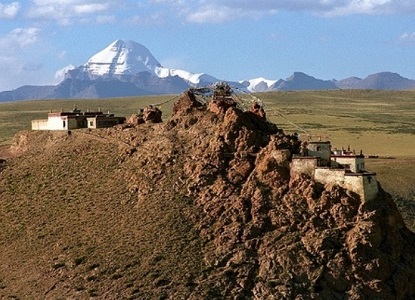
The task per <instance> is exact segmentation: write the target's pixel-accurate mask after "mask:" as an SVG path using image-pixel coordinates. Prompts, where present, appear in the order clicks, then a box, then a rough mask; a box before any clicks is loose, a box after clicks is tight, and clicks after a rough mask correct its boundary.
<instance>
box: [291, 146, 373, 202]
mask: <svg viewBox="0 0 415 300" xmlns="http://www.w3.org/2000/svg"><path fill="white" fill-rule="evenodd" d="M290 171H291V174H292V175H295V174H305V175H307V176H310V177H311V178H313V179H314V180H315V181H316V182H319V183H322V184H337V185H339V186H341V187H343V188H345V189H348V190H350V191H352V192H354V193H356V194H358V195H359V196H360V198H361V199H362V201H366V202H367V201H371V200H373V199H374V198H376V195H377V193H378V184H377V180H376V173H373V172H367V171H366V170H365V161H364V155H363V153H362V152H361V153H360V154H358V155H356V154H355V152H354V151H350V150H348V151H345V150H340V151H339V150H334V151H333V152H332V151H331V144H330V142H311V143H307V144H306V145H305V147H304V149H303V150H302V153H301V155H295V156H293V158H292V161H291V165H290Z"/></svg>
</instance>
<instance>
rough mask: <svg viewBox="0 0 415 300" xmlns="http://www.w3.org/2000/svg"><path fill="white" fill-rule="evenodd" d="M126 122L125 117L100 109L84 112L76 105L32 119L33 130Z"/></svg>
mask: <svg viewBox="0 0 415 300" xmlns="http://www.w3.org/2000/svg"><path fill="white" fill-rule="evenodd" d="M124 122H125V118H124V117H115V116H114V114H110V113H109V112H108V113H106V114H105V113H103V112H102V111H101V110H98V111H89V110H88V111H86V112H82V111H81V110H79V109H77V108H76V106H75V107H74V108H73V109H72V110H70V111H61V112H52V111H50V112H49V113H48V118H47V119H42V120H32V130H66V131H67V130H72V129H78V128H107V127H112V126H114V125H117V124H122V123H124Z"/></svg>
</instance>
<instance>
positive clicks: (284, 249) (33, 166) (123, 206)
mask: <svg viewBox="0 0 415 300" xmlns="http://www.w3.org/2000/svg"><path fill="white" fill-rule="evenodd" d="M173 112H174V113H173V117H172V118H171V119H169V120H167V121H166V122H164V123H161V124H139V125H136V126H133V125H123V126H118V127H115V128H113V129H105V130H97V131H87V130H80V131H73V132H72V134H71V135H66V134H62V133H46V132H31V133H22V134H20V135H19V136H18V137H16V141H18V142H17V143H16V146H15V148H14V150H15V151H21V152H20V155H21V156H20V157H19V158H16V159H14V160H12V161H10V162H9V164H8V166H7V167H6V169H5V170H3V171H2V172H1V173H0V186H2V187H3V188H2V190H0V191H1V199H2V201H3V208H2V209H1V210H0V213H1V220H2V221H1V226H2V228H3V229H5V228H6V229H5V230H2V233H1V236H0V237H1V240H2V241H12V237H13V238H14V240H13V247H11V246H10V245H7V243H5V242H3V243H2V244H0V250H2V253H5V254H4V256H5V258H6V259H8V260H9V263H8V264H7V263H5V262H4V261H3V262H2V263H1V264H0V284H2V286H3V288H2V289H0V295H1V296H10V295H12V293H14V294H17V296H20V297H23V298H24V296H27V295H30V296H32V297H35V298H36V297H38V296H42V297H46V298H49V299H54V298H57V297H62V296H66V297H67V296H68V295H69V296H71V297H78V298H82V297H87V296H91V295H92V296H93V297H98V298H102V299H104V298H105V299H120V298H128V297H130V298H134V297H135V298H137V299H142V298H156V297H162V298H164V299H411V298H414V297H415V284H414V281H413V280H412V279H413V278H414V276H415V255H414V253H415V234H414V233H412V232H411V231H409V230H408V229H407V228H406V227H405V225H404V223H403V221H402V218H401V217H400V215H399V213H398V211H397V208H396V206H395V204H394V203H393V201H392V200H391V197H390V196H389V194H387V193H386V192H384V191H383V190H382V189H381V191H380V193H379V195H378V197H377V199H376V200H374V201H371V202H368V203H362V202H361V201H360V199H359V198H358V197H357V196H356V195H355V194H352V193H350V192H348V191H347V190H344V189H342V188H340V187H338V186H335V185H326V186H322V185H319V184H317V183H315V182H313V181H312V180H311V179H310V178H307V177H305V176H296V177H290V170H289V162H290V158H291V155H292V154H293V153H298V151H299V147H300V141H299V140H298V139H297V138H296V137H295V136H289V135H286V134H284V133H283V132H282V131H281V130H280V129H278V128H277V126H276V125H274V124H271V123H268V122H267V121H266V120H265V118H264V115H263V112H261V110H260V109H259V108H258V107H256V108H254V109H252V110H251V111H249V112H243V111H241V110H240V109H238V108H237V107H236V106H235V105H230V103H227V102H225V103H223V102H220V101H217V102H212V103H210V105H209V106H206V105H204V104H201V103H199V102H198V101H196V98H195V97H194V95H193V94H192V93H190V92H188V93H184V94H183V96H182V98H181V99H180V100H179V101H178V102H177V103H176V105H175V106H174V109H173ZM37 141H42V144H41V145H39V144H37ZM37 151H38V152H37ZM39 153H46V155H45V154H43V156H44V157H45V156H46V157H47V158H46V159H45V160H43V159H39V155H38V154H39ZM58 158H59V159H58ZM62 161H64V162H65V161H66V163H63V162H62ZM29 166H30V167H29ZM72 166H76V168H75V169H74V170H73V171H71V167H72ZM45 170H48V171H45ZM75 170H77V171H76V172H78V173H76V174H78V176H75V175H74V174H72V173H74V172H75ZM80 170H83V171H80ZM48 172H51V173H53V174H52V175H51V174H49V173H48ZM60 172H61V173H62V174H61V175H59V174H60ZM65 172H68V173H65ZM80 174H81V175H80ZM82 174H84V175H82ZM33 176H34V177H35V178H37V180H36V182H35V183H34V182H32V183H28V178H33ZM59 176H64V177H59ZM79 176H81V179H79V178H80V177H79ZM63 178H65V182H61V181H60V180H61V179H63ZM77 178H78V181H76V179H77ZM80 181H81V183H82V184H81V183H80ZM46 183H47V184H48V185H46ZM43 184H45V185H43ZM19 185H20V186H24V187H25V190H23V192H22V193H20V194H17V195H16V193H14V194H13V191H15V190H16V188H18V186H19ZM33 186H35V187H33ZM59 186H60V187H61V189H62V190H65V192H64V193H63V192H61V190H59V189H58V188H59ZM74 186H75V187H77V188H73V187H74ZM71 187H72V188H71ZM101 187H103V189H101ZM85 189H87V190H86V191H85ZM34 190H36V193H33V194H31V192H33V191H34ZM46 190H47V191H48V192H46ZM50 190H53V191H55V193H56V194H57V193H58V192H59V193H60V196H57V197H54V198H53V200H47V197H46V195H48V194H49V193H51V192H50ZM104 190H106V191H107V192H106V193H103V191H104ZM38 195H39V196H38ZM30 201H32V202H31V203H32V204H30V205H29V204H28V202H30ZM16 202H17V203H21V204H22V205H23V207H25V206H27V205H29V206H30V207H31V211H32V213H34V215H35V216H37V218H35V217H33V216H32V218H30V217H29V216H28V215H27V212H25V211H23V210H22V208H15V209H16V212H12V211H10V207H11V205H12V203H16ZM56 202H59V203H66V204H65V206H64V208H62V207H61V206H59V207H57V206H56V205H57V204H56ZM76 203H78V205H75V204H76ZM104 204H105V205H104ZM88 206H89V207H88ZM42 207H47V208H48V209H49V212H42ZM50 210H52V212H51V211H50ZM16 214H17V215H21V216H23V217H20V218H19V219H16V218H13V216H15V215H16ZM47 214H49V215H50V214H51V215H52V216H53V217H52V220H60V221H59V222H60V223H59V228H60V229H61V230H62V231H63V232H67V233H70V236H71V237H72V238H71V239H68V238H67V237H66V236H65V234H63V233H61V232H60V231H57V230H53V229H47V228H49V225H48V223H47V221H45V220H47V218H46V217H45V216H46V215H47ZM25 220H26V221H25ZM92 220H93V221H92ZM120 223H121V224H120ZM36 224H37V225H38V226H39V228H40V227H42V226H43V227H42V228H43V229H42V230H40V229H36V228H37V227H36ZM42 224H43V225H42ZM11 227H13V228H20V229H19V233H16V232H13V231H10V228H11ZM97 227H98V228H106V230H104V231H99V230H98V229H97ZM25 228H27V229H25ZM36 230H38V231H39V232H38V233H37V236H36ZM43 230H45V231H46V232H41V231H43ZM48 230H49V231H48ZM84 235H87V237H85V236H84ZM39 236H43V237H42V238H40V237H39ZM16 241H18V242H19V243H17V242H16ZM24 243H29V244H30V247H23V246H19V245H20V244H24ZM114 245H115V246H114ZM32 248H33V249H35V250H33V252H30V253H29V252H28V249H32ZM48 249H49V250H48ZM91 249H92V250H91ZM97 249H101V250H102V252H98V250H97ZM104 249H105V251H104ZM24 254H26V258H25V260H24V261H25V263H23V264H19V263H18V262H15V263H13V261H14V260H13V258H14V259H15V258H16V257H18V258H19V257H20V258H21V257H23V256H24ZM10 261H11V263H10ZM10 265H12V266H13V267H14V268H16V269H13V270H14V271H10ZM50 266H53V267H50ZM29 267H32V268H33V270H34V271H32V275H31V276H30V279H31V280H30V281H29V284H26V285H25V284H24V281H23V280H22V281H19V276H17V275H16V274H15V273H16V272H19V271H23V270H24V269H25V268H29ZM19 288H21V289H20V290H19ZM39 290H41V293H39V292H38V291H39ZM18 291H21V292H20V293H21V294H19V292H18ZM23 295H24V296H23ZM45 295H46V296H45ZM92 296H91V297H92Z"/></svg>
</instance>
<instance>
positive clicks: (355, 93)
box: [0, 90, 415, 229]
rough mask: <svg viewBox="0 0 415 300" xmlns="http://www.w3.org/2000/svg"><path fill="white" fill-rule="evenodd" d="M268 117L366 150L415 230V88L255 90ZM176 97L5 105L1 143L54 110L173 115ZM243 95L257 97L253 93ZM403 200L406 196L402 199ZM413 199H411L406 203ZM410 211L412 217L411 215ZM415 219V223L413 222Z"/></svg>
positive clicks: (303, 134) (0, 106)
mask: <svg viewBox="0 0 415 300" xmlns="http://www.w3.org/2000/svg"><path fill="white" fill-rule="evenodd" d="M256 97H258V98H259V99H261V101H262V102H263V103H264V104H265V107H266V111H267V115H268V118H269V119H270V120H271V121H272V122H274V123H276V124H277V125H278V126H279V127H280V128H282V129H284V130H285V131H286V132H288V133H294V132H297V133H298V134H300V138H301V139H303V140H306V139H307V138H308V137H309V136H311V138H312V139H313V140H317V139H319V138H321V139H323V140H326V139H327V140H331V142H332V145H333V147H337V148H341V147H345V148H347V147H348V146H349V145H350V147H351V148H352V149H355V150H356V151H360V150H361V149H362V150H363V153H364V154H365V155H367V156H369V155H374V156H379V157H380V158H379V159H369V160H368V161H367V163H366V165H367V169H368V170H370V171H375V172H377V173H378V180H379V181H380V182H381V183H382V186H383V187H384V188H385V189H386V190H387V191H389V192H391V193H393V194H394V196H395V199H397V204H398V206H399V207H400V209H401V211H403V210H404V211H405V213H404V215H405V214H406V217H405V218H406V220H407V221H408V220H409V222H412V224H410V227H412V229H415V168H414V166H415V91H373V90H339V91H302V92H274V93H261V94H256ZM175 98H176V96H174V95H173V96H172V95H166V96H151V97H134V98H115V99H101V100H42V101H39V100H34V101H23V102H12V103H0V145H7V144H8V143H10V141H11V139H12V137H13V135H14V134H15V133H17V132H18V131H20V130H28V129H30V126H31V123H30V121H31V120H32V119H38V118H45V117H46V115H47V112H48V111H49V110H51V109H52V110H54V111H60V110H61V109H64V110H68V109H71V108H72V107H73V106H74V105H76V106H77V107H78V108H79V109H82V110H84V111H85V110H86V109H90V110H95V109H97V108H101V109H102V110H103V111H110V112H112V113H115V114H116V115H120V116H129V115H131V114H133V113H136V112H137V110H138V109H139V108H141V107H144V106H146V105H148V104H159V103H164V102H167V101H169V100H172V101H170V102H168V103H166V104H164V105H163V106H162V110H163V115H164V118H168V117H169V116H170V114H171V110H172V109H171V108H172V105H173V103H174V100H175ZM241 98H242V99H244V100H247V101H252V99H253V98H252V97H250V96H249V95H242V96H241ZM403 199H404V200H403ZM406 200H409V201H406ZM408 214H409V215H408ZM411 220H412V221H411Z"/></svg>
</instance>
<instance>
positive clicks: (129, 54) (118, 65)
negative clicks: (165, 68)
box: [80, 40, 161, 77]
mask: <svg viewBox="0 0 415 300" xmlns="http://www.w3.org/2000/svg"><path fill="white" fill-rule="evenodd" d="M80 68H81V69H83V71H85V72H88V73H89V74H90V75H91V77H94V76H109V77H111V76H122V75H136V74H138V73H140V72H150V73H152V74H154V75H155V70H156V69H157V68H161V64H160V63H159V62H158V61H157V59H156V58H155V57H154V56H153V55H152V54H151V53H150V51H149V50H148V49H147V48H146V47H144V46H143V45H141V44H139V43H136V42H133V41H130V40H126V41H124V40H116V41H114V42H113V43H111V44H110V45H109V46H108V47H106V48H105V49H103V50H102V51H100V52H98V53H97V54H95V55H93V56H92V57H91V58H90V59H89V60H88V62H87V63H86V64H85V65H83V66H81V67H80Z"/></svg>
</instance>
